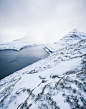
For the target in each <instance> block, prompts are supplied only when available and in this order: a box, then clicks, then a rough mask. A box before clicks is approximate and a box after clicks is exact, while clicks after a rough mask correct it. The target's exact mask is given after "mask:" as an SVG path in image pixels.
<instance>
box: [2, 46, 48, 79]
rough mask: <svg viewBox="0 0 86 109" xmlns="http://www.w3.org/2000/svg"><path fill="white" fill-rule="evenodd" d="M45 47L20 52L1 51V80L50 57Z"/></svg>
mask: <svg viewBox="0 0 86 109" xmlns="http://www.w3.org/2000/svg"><path fill="white" fill-rule="evenodd" d="M43 47H44V45H40V46H34V47H28V48H24V49H22V50H20V51H14V50H1V51H0V79H3V78H4V77H6V76H8V75H10V74H12V73H13V72H15V71H18V70H20V69H22V68H24V67H26V66H28V65H30V64H32V63H34V62H36V61H38V60H39V59H43V58H45V57H46V56H48V53H47V52H46V51H45V50H44V49H43Z"/></svg>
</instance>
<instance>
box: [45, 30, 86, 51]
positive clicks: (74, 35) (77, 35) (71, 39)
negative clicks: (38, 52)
mask: <svg viewBox="0 0 86 109" xmlns="http://www.w3.org/2000/svg"><path fill="white" fill-rule="evenodd" d="M83 39H86V34H85V33H82V32H79V31H78V30H76V29H73V30H72V31H71V32H69V33H68V34H66V35H65V36H64V37H63V38H62V39H60V40H59V41H58V42H56V43H54V44H49V45H47V46H46V47H45V50H46V51H47V52H51V53H52V52H54V51H56V50H58V49H61V48H64V47H67V46H69V45H71V44H75V43H78V42H79V41H80V40H83Z"/></svg>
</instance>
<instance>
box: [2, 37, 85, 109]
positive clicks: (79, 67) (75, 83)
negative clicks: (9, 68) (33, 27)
mask: <svg viewBox="0 0 86 109" xmlns="http://www.w3.org/2000/svg"><path fill="white" fill-rule="evenodd" d="M85 106H86V39H83V40H80V41H78V42H77V43H73V44H71V45H69V46H66V47H65V46H64V48H60V49H57V50H56V51H54V52H53V53H51V54H50V55H49V56H48V57H46V58H45V59H42V60H40V61H38V62H36V63H33V64H32V65H30V66H27V67H25V68H23V69H22V70H19V71H17V72H15V73H14V74H12V75H10V76H8V77H6V78H4V79H2V80H1V81H0V109H86V107H85Z"/></svg>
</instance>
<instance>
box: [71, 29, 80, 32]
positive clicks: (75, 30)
mask: <svg viewBox="0 0 86 109" xmlns="http://www.w3.org/2000/svg"><path fill="white" fill-rule="evenodd" d="M71 33H79V31H78V30H77V29H73V30H72V31H71Z"/></svg>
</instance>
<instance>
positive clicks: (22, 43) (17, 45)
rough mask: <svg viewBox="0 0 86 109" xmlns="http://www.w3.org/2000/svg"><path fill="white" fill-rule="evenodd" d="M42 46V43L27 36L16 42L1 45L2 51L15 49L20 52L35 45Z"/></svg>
mask: <svg viewBox="0 0 86 109" xmlns="http://www.w3.org/2000/svg"><path fill="white" fill-rule="evenodd" d="M40 44H42V43H41V42H38V41H37V40H34V39H32V38H30V37H28V36H25V37H23V38H21V39H17V40H14V41H12V42H9V43H5V44H0V50H4V49H14V50H17V51H19V50H20V49H22V48H24V47H28V46H35V45H40Z"/></svg>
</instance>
